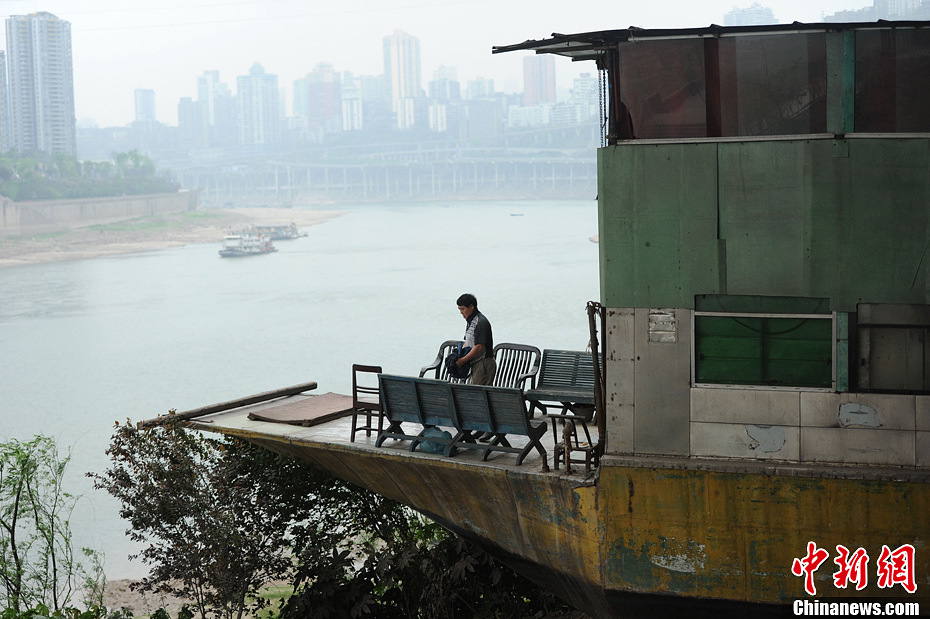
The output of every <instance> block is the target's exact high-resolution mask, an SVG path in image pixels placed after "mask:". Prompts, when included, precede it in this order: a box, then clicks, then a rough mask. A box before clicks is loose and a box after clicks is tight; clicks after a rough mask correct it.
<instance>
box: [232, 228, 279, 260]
mask: <svg viewBox="0 0 930 619" xmlns="http://www.w3.org/2000/svg"><path fill="white" fill-rule="evenodd" d="M274 251H278V250H277V249H276V248H275V246H274V245H273V244H272V242H271V239H270V238H268V237H267V236H263V235H257V234H231V235H229V236H226V237H223V249H221V250H220V257H222V258H241V257H244V256H258V255H260V254H269V253H271V252H274Z"/></svg>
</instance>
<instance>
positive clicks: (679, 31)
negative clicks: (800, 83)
mask: <svg viewBox="0 0 930 619" xmlns="http://www.w3.org/2000/svg"><path fill="white" fill-rule="evenodd" d="M889 28H930V21H886V20H883V19H880V20H878V21H876V22H848V23H813V24H804V23H801V22H793V23H791V24H771V25H766V26H718V25H716V24H711V25H710V26H707V27H706V28H638V27H636V26H630V27H629V28H624V29H621V30H599V31H596V32H581V33H578V34H559V33H557V32H555V33H553V34H552V36H551V38H548V39H540V40H528V41H524V42H523V43H516V44H514V45H495V46H494V47H492V48H491V53H494V54H500V53H502V52H513V51H517V50H534V51H535V52H536V53H537V54H559V55H561V56H568V57H570V58H572V59H573V60H590V59H593V58H596V57H597V55H598V53H599V52H600V51H601V50H604V49H607V48H609V47H611V46H614V45H616V44H617V43H622V42H625V41H637V40H648V39H691V38H707V37H731V36H745V35H753V34H755V35H763V34H788V33H792V32H797V33H801V32H840V31H843V30H877V29H878V30H880V29H889Z"/></svg>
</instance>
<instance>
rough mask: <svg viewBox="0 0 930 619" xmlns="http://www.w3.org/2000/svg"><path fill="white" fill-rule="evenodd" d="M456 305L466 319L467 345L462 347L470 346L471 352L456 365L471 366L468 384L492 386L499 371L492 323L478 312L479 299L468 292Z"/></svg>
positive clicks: (458, 360)
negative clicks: (495, 359)
mask: <svg viewBox="0 0 930 619" xmlns="http://www.w3.org/2000/svg"><path fill="white" fill-rule="evenodd" d="M456 304H457V305H458V306H459V313H460V314H462V318H464V319H465V343H464V344H463V345H462V346H463V348H464V347H468V346H470V347H471V350H470V351H468V354H467V355H463V356H462V357H460V358H459V359H457V360H456V362H455V363H456V365H459V366H462V365H465V364H466V363H468V364H470V365H471V377H470V378H469V380H468V382H469V383H471V384H472V385H490V384H491V383H492V382H494V372H495V371H496V370H497V363H496V362H495V361H494V337H493V336H492V335H491V323H490V322H488V319H487V318H485V317H484V314H482V313H481V312H479V311H478V299H476V298H475V295H473V294H469V293H467V292H466V293H465V294H463V295H462V296H460V297H459V298H458V300H457V301H456Z"/></svg>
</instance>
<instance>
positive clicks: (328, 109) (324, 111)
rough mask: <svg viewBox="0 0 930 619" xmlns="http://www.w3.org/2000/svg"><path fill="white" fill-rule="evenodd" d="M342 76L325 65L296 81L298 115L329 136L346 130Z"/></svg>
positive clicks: (295, 94) (295, 99)
mask: <svg viewBox="0 0 930 619" xmlns="http://www.w3.org/2000/svg"><path fill="white" fill-rule="evenodd" d="M341 82H342V76H341V75H339V74H338V73H337V72H336V71H335V70H334V69H333V65H331V64H329V63H325V62H322V63H320V64H318V65H316V67H314V68H313V71H311V72H310V73H308V74H307V75H306V77H304V78H302V79H299V80H296V81H295V82H294V116H297V117H300V118H303V119H305V120H306V121H307V123H308V125H309V126H311V127H318V128H319V129H320V130H322V131H324V132H326V133H333V132H335V131H339V130H341V129H342V121H341V119H340V117H341V115H342V83H341Z"/></svg>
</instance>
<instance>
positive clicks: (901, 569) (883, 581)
mask: <svg viewBox="0 0 930 619" xmlns="http://www.w3.org/2000/svg"><path fill="white" fill-rule="evenodd" d="M914 554H915V550H914V547H913V546H912V545H911V544H902V545H901V546H898V547H897V548H895V549H894V550H891V549H890V548H888V546H886V545H884V544H883V545H882V552H881V555H880V556H879V557H878V560H877V561H876V562H875V573H876V577H877V579H878V582H877V584H878V587H879V588H881V589H890V588H892V587H894V586H895V585H901V587H902V588H904V590H905V591H907V592H908V593H916V592H917V579H916V578H915V576H914ZM829 556H830V553H829V552H827V551H826V550H825V549H823V548H818V547H817V544H816V542H807V554H806V555H804V556H803V557H800V558H797V559H795V560H794V561H792V562H791V573H792V574H794V575H795V576H798V577H800V576H803V577H804V591H806V592H807V594H808V595H817V587H816V586H815V585H814V572H816V571H817V570H818V569H819V568H820V566H821V565H823V562H824V561H826V560H827V558H828V557H829ZM833 562H834V563H836V565H837V570H836V571H835V572H833V586H834V587H836V588H837V589H846V588H847V587H848V586H849V585H851V584H852V585H855V586H856V591H861V590H863V589H865V588H866V587H867V586H868V584H869V571H868V568H869V553H868V552H866V550H865V548H856V550H855V551H854V552H849V549H848V548H846V546H843V545H842V544H838V545H837V546H836V558H835V559H833Z"/></svg>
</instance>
